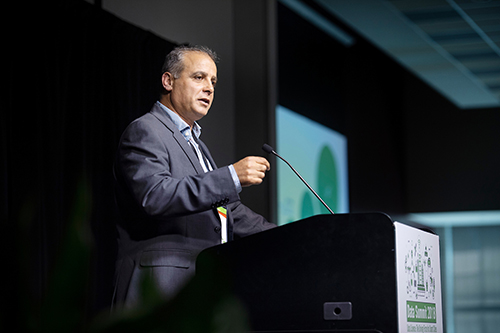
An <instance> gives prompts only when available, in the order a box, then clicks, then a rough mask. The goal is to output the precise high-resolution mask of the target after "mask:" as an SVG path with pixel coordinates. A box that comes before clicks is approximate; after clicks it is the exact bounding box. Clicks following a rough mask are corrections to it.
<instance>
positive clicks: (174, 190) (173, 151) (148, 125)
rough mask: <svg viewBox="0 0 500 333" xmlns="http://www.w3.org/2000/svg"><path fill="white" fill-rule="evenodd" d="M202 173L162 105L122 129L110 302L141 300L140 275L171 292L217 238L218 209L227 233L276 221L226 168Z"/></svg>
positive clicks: (267, 226)
mask: <svg viewBox="0 0 500 333" xmlns="http://www.w3.org/2000/svg"><path fill="white" fill-rule="evenodd" d="M199 143H200V145H201V147H202V149H203V151H204V152H205V154H206V155H207V158H208V160H209V161H210V163H211V164H212V166H213V167H214V171H211V172H207V173H205V172H203V169H202V167H201V165H200V163H199V161H198V158H197V156H196V154H195V153H194V151H193V149H192V148H191V146H190V145H189V144H188V143H187V142H186V140H185V139H184V137H183V136H182V134H181V133H180V131H179V130H178V129H177V127H176V126H175V125H174V124H173V123H172V121H171V120H170V119H169V117H168V116H167V114H166V113H165V111H164V110H162V109H161V108H160V107H159V106H158V105H156V104H155V105H154V106H153V108H152V109H151V111H150V112H149V113H147V114H145V115H144V116H142V117H140V118H138V119H136V120H135V121H133V122H132V123H131V124H130V125H129V126H128V127H127V128H126V130H125V131H124V133H123V135H122V137H121V139H120V143H119V147H118V151H117V156H116V161H115V166H114V173H115V195H116V202H117V206H118V209H119V212H120V217H121V219H120V222H119V223H118V233H119V240H118V241H119V253H118V261H117V267H116V276H115V277H116V279H115V292H114V297H113V298H114V299H113V304H115V305H119V304H121V305H123V304H125V305H126V306H132V305H134V304H136V303H137V302H139V301H140V292H139V286H140V282H141V279H142V278H143V277H144V276H149V277H153V279H154V281H155V283H156V284H157V286H158V287H159V288H160V290H161V292H162V293H163V294H164V295H165V296H166V297H167V298H170V297H172V296H173V295H175V293H176V292H177V291H178V290H179V289H180V288H181V287H182V286H183V285H184V284H185V283H186V282H187V281H188V280H189V278H190V277H192V276H193V275H194V263H195V259H196V256H197V255H198V253H199V252H200V251H201V250H203V249H205V248H207V247H210V246H214V245H217V244H220V232H221V228H220V220H219V217H218V214H217V211H216V208H217V207H218V206H221V205H226V206H227V208H228V217H227V222H228V238H229V240H231V239H232V238H233V236H234V237H236V238H237V237H244V236H246V235H250V234H253V233H256V232H259V231H263V230H267V229H270V228H272V227H275V225H274V224H272V223H269V222H267V221H266V220H265V219H264V218H263V217H262V216H260V215H258V214H256V213H254V212H253V211H252V210H250V209H249V208H248V207H246V206H244V205H243V204H242V203H241V202H240V199H239V195H238V193H237V191H236V188H235V186H234V182H233V180H232V177H231V173H230V171H229V168H228V167H222V168H216V164H215V161H214V160H213V158H212V156H211V155H210V152H209V150H208V148H207V147H206V145H205V144H204V143H203V142H201V141H200V142H199Z"/></svg>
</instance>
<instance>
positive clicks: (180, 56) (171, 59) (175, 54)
mask: <svg viewBox="0 0 500 333" xmlns="http://www.w3.org/2000/svg"><path fill="white" fill-rule="evenodd" d="M188 52H203V53H205V54H206V55H208V56H209V57H210V58H211V59H212V60H213V61H214V62H215V63H217V62H218V61H219V57H218V56H217V53H215V51H213V50H211V49H210V48H208V47H206V46H201V45H181V46H177V47H176V48H175V49H173V50H172V51H170V53H169V54H167V56H166V57H165V62H164V63H163V66H162V68H161V73H162V75H163V74H164V73H165V72H169V73H171V74H172V75H173V76H174V78H176V79H177V78H179V76H180V75H181V72H182V71H183V70H184V62H183V60H184V55H185V54H186V53H188Z"/></svg>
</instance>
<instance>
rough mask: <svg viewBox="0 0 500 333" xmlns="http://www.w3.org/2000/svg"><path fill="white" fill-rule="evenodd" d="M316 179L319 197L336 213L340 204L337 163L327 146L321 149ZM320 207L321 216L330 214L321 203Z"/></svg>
mask: <svg viewBox="0 0 500 333" xmlns="http://www.w3.org/2000/svg"><path fill="white" fill-rule="evenodd" d="M316 179H317V180H318V184H317V186H316V188H317V189H318V190H317V191H318V194H319V196H320V197H321V198H322V199H323V200H324V201H325V202H326V203H327V205H328V206H330V208H331V209H332V210H333V211H334V212H336V211H337V208H338V204H339V202H338V201H339V200H338V182H337V163H336V162H335V157H334V155H333V153H332V151H331V150H330V148H328V147H327V146H324V147H323V148H322V149H321V153H320V157H319V164H318V175H317V178H316ZM320 205H321V214H329V212H328V209H326V207H325V206H323V205H322V204H321V203H320Z"/></svg>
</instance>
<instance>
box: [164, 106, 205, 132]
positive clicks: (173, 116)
mask: <svg viewBox="0 0 500 333" xmlns="http://www.w3.org/2000/svg"><path fill="white" fill-rule="evenodd" d="M156 104H158V105H159V106H160V107H161V108H162V109H163V110H164V111H165V112H166V113H167V116H168V117H169V118H170V120H172V122H173V123H174V125H175V127H177V128H178V129H179V131H180V132H181V134H182V136H183V137H184V139H186V141H189V140H191V138H192V136H193V134H192V133H194V135H195V136H196V138H197V139H198V138H199V137H200V135H201V126H200V125H199V124H198V123H197V122H194V126H193V131H192V132H191V130H190V129H191V128H190V127H189V125H188V124H187V123H186V122H185V121H184V120H182V118H181V117H180V116H179V115H178V114H177V113H175V112H174V111H172V110H170V109H169V108H167V107H166V106H165V105H163V104H161V103H160V101H157V102H156Z"/></svg>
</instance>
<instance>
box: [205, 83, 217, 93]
mask: <svg viewBox="0 0 500 333" xmlns="http://www.w3.org/2000/svg"><path fill="white" fill-rule="evenodd" d="M204 90H205V91H206V92H208V93H209V94H213V93H214V90H215V86H214V84H213V83H212V81H210V80H208V82H207V84H206V85H205V89H204Z"/></svg>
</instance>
